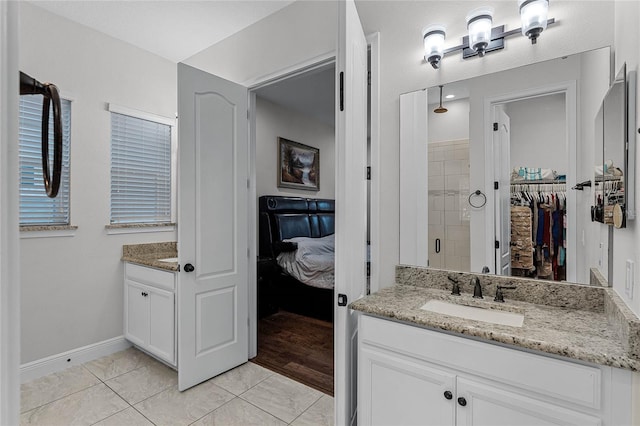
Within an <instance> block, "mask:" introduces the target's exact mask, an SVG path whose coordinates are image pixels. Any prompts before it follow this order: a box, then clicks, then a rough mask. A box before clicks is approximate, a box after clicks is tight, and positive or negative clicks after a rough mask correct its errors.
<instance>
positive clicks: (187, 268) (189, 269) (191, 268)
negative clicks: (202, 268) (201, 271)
mask: <svg viewBox="0 0 640 426" xmlns="http://www.w3.org/2000/svg"><path fill="white" fill-rule="evenodd" d="M195 269H196V268H194V266H193V265H192V264H190V263H187V264H186V265H184V271H185V272H193V271H194V270H195Z"/></svg>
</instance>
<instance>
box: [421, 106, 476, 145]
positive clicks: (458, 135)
mask: <svg viewBox="0 0 640 426" xmlns="http://www.w3.org/2000/svg"><path fill="white" fill-rule="evenodd" d="M438 105H439V103H438V102H436V103H434V104H429V122H428V123H427V129H429V143H434V142H445V141H457V140H463V139H469V99H466V98H465V99H454V100H451V101H446V102H443V106H444V107H446V108H447V109H448V111H447V112H445V113H440V114H436V113H435V112H433V110H434V109H435V108H436V107H437V106H438Z"/></svg>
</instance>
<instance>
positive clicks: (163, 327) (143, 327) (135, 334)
mask: <svg viewBox="0 0 640 426" xmlns="http://www.w3.org/2000/svg"><path fill="white" fill-rule="evenodd" d="M125 310H126V315H125V324H124V328H125V337H126V338H127V340H129V341H130V342H131V343H133V344H134V345H137V346H139V347H140V348H142V349H144V350H146V351H149V353H151V354H153V355H155V356H157V357H158V358H161V359H163V360H165V361H167V362H169V363H171V364H172V365H175V358H176V357H175V352H176V349H175V304H174V294H173V293H172V292H170V291H166V290H161V289H159V288H155V287H151V286H148V285H144V284H140V283H137V282H135V281H131V280H126V281H125Z"/></svg>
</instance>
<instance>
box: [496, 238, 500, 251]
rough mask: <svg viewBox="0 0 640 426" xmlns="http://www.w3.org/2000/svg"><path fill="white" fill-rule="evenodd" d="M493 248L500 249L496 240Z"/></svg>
mask: <svg viewBox="0 0 640 426" xmlns="http://www.w3.org/2000/svg"><path fill="white" fill-rule="evenodd" d="M495 248H496V249H499V248H500V241H498V240H496V242H495Z"/></svg>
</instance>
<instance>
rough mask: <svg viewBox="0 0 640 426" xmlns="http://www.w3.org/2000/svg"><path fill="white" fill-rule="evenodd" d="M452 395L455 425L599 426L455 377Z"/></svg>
mask: <svg viewBox="0 0 640 426" xmlns="http://www.w3.org/2000/svg"><path fill="white" fill-rule="evenodd" d="M457 388H458V392H457V395H456V402H457V412H456V419H457V423H456V424H457V425H458V426H530V425H536V426H543V425H576V426H590V425H593V426H595V425H600V424H602V423H601V421H600V419H599V418H598V417H594V416H589V415H586V414H583V413H580V412H577V411H573V410H569V409H567V408H563V407H560V406H557V405H552V404H548V403H545V402H542V401H539V400H536V399H534V398H530V397H528V396H524V395H520V394H517V393H515V392H508V391H505V390H501V389H497V388H496V387H495V386H492V385H489V384H484V383H481V382H477V381H475V380H468V379H464V378H458V380H457Z"/></svg>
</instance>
